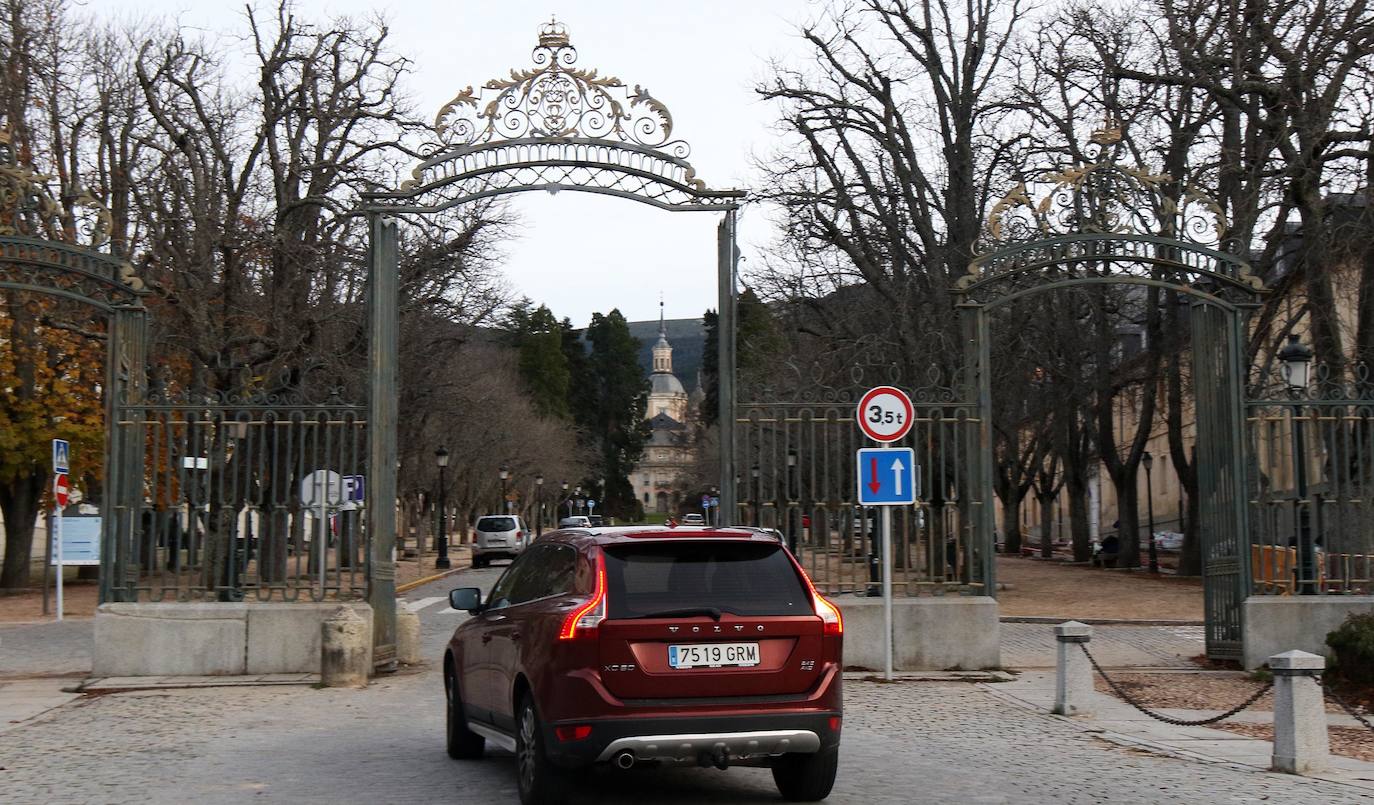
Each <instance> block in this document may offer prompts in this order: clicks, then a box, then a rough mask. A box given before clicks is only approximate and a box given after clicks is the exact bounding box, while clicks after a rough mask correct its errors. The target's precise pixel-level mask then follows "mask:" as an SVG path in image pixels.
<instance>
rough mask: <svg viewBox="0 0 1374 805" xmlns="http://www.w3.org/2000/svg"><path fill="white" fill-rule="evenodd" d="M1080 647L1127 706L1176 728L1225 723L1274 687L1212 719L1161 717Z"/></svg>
mask: <svg viewBox="0 0 1374 805" xmlns="http://www.w3.org/2000/svg"><path fill="white" fill-rule="evenodd" d="M1078 645H1079V647H1080V648H1082V649H1083V653H1084V654H1086V655H1087V657H1088V662H1090V663H1092V666H1093V670H1094V671H1097V674H1098V676H1100V677H1102V681H1104V682H1106V683H1107V686H1108V687H1110V688H1111V689H1112V690H1113V691H1115V692H1116V695H1118V696H1120V697H1121V698H1122V700H1124V701H1125V702H1126V704H1129V705H1130V706H1132V707H1134V708H1135V709H1137V710H1139V711H1140V712H1142V713H1144V714H1145V715H1147V716H1149V717H1150V718H1153V719H1154V720H1156V721H1163V722H1164V723H1165V724H1173V725H1174V726H1176V727H1202V726H1206V725H1207V724H1215V723H1217V722H1218V721H1224V720H1226V719H1228V718H1230V717H1231V716H1233V715H1235V714H1236V713H1239V712H1240V711H1242V710H1244V709H1245V708H1247V707H1249V706H1250V705H1252V704H1254V703H1255V702H1257V701H1259V700H1260V697H1261V696H1263V695H1264V694H1266V693H1268V692H1269V690H1270V689H1271V688H1273V687H1274V683H1273V682H1272V681H1270V682H1267V683H1265V685H1264V687H1262V688H1260V689H1259V690H1257V691H1255V694H1254V695H1253V696H1251V697H1250V698H1248V699H1246V700H1245V701H1243V702H1241V703H1240V704H1239V705H1237V706H1236V707H1233V708H1231V709H1230V710H1227V711H1226V712H1224V713H1222V714H1221V715H1216V716H1212V717H1211V718H1199V719H1196V720H1193V721H1189V720H1186V719H1182V718H1170V717H1169V716H1165V715H1160V714H1159V713H1156V712H1154V711H1153V710H1150V709H1149V708H1148V707H1146V706H1145V705H1143V704H1141V703H1140V702H1137V701H1136V700H1134V699H1132V698H1131V697H1130V694H1128V693H1126V691H1124V690H1122V689H1121V687H1120V686H1118V685H1117V684H1116V683H1115V682H1113V681H1112V678H1111V677H1109V676H1107V672H1106V671H1103V670H1102V666H1100V665H1098V664H1097V660H1096V659H1094V658H1093V655H1092V652H1091V651H1088V645H1087V644H1086V643H1079V644H1078Z"/></svg>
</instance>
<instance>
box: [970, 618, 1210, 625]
mask: <svg viewBox="0 0 1374 805" xmlns="http://www.w3.org/2000/svg"><path fill="white" fill-rule="evenodd" d="M997 620H998V621H1000V622H1002V623H1046V624H1052V625H1053V624H1060V623H1065V622H1067V621H1078V622H1079V623H1084V624H1087V625H1088V626H1206V625H1207V622H1206V621H1183V620H1166V619H1149V618H1146V619H1134V618H1069V617H1064V618H1052V617H1047V616H1042V615H1003V616H1002V617H1000V618H998V619H997Z"/></svg>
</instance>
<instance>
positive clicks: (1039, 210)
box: [982, 127, 1228, 251]
mask: <svg viewBox="0 0 1374 805" xmlns="http://www.w3.org/2000/svg"><path fill="white" fill-rule="evenodd" d="M1119 140H1120V133H1119V131H1117V130H1115V129H1113V128H1111V127H1107V128H1104V129H1102V130H1099V131H1098V132H1095V133H1094V134H1093V137H1092V145H1090V146H1089V148H1088V155H1089V158H1095V161H1093V162H1089V163H1086V164H1081V165H1074V166H1072V167H1068V168H1063V169H1060V170H1057V171H1052V172H1050V173H1047V174H1045V175H1044V176H1042V177H1041V178H1040V180H1039V182H1037V184H1038V185H1040V186H1042V187H1043V186H1048V191H1047V192H1046V193H1045V194H1044V195H1043V197H1041V198H1040V200H1039V201H1035V200H1033V199H1032V190H1031V188H1029V187H1028V186H1027V185H1026V183H1024V182H1022V183H1020V184H1018V185H1017V186H1016V187H1015V188H1014V189H1013V190H1012V191H1011V192H1010V193H1008V194H1007V195H1006V196H1005V197H1003V198H1002V199H1001V200H999V201H998V202H997V203H996V204H994V205H993V208H992V212H991V213H990V214H989V215H988V223H987V233H986V234H987V237H986V238H985V241H984V243H983V244H982V245H983V247H984V249H983V250H984V251H990V250H992V249H996V248H1000V247H1002V246H1005V245H1006V244H1008V243H1015V242H1024V241H1027V240H1034V239H1043V238H1049V237H1056V236H1062V235H1076V234H1086V233H1097V234H1103V235H1143V236H1155V237H1166V238H1175V239H1178V240H1182V241H1185V242H1188V243H1191V244H1194V245H1198V246H1207V247H1211V248H1224V245H1225V242H1226V238H1227V234H1228V224H1227V221H1226V216H1225V214H1224V213H1223V212H1222V209H1221V205H1220V204H1218V203H1217V202H1216V200H1215V199H1213V198H1211V197H1210V196H1208V195H1207V194H1206V193H1203V192H1202V191H1200V190H1198V189H1197V188H1195V187H1192V186H1191V185H1187V184H1184V183H1181V182H1177V181H1176V180H1175V179H1174V178H1173V177H1171V176H1169V175H1168V174H1167V173H1154V172H1151V171H1149V170H1146V169H1144V168H1140V167H1131V166H1128V165H1121V164H1119V163H1118V162H1117V161H1116V157H1117V153H1118V150H1119V149H1118V146H1117V142H1118V141H1119Z"/></svg>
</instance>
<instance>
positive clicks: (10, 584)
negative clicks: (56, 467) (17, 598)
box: [0, 469, 47, 590]
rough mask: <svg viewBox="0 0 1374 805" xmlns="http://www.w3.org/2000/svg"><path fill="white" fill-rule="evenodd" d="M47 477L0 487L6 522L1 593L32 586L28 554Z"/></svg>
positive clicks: (34, 474)
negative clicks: (30, 584)
mask: <svg viewBox="0 0 1374 805" xmlns="http://www.w3.org/2000/svg"><path fill="white" fill-rule="evenodd" d="M46 481H47V473H46V472H43V471H41V470H37V469H35V470H32V471H30V472H29V474H28V475H24V476H21V477H19V478H16V479H15V480H13V481H11V482H10V483H7V484H0V514H3V515H4V518H5V566H4V568H3V569H2V570H0V589H5V590H18V589H23V588H26V587H28V586H29V554H30V553H32V551H33V526H34V522H35V521H36V520H37V519H38V509H39V507H40V506H41V505H42V502H43V488H44V485H45V483H46Z"/></svg>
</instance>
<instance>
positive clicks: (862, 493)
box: [857, 447, 921, 506]
mask: <svg viewBox="0 0 1374 805" xmlns="http://www.w3.org/2000/svg"><path fill="white" fill-rule="evenodd" d="M857 458H858V473H859V478H858V480H859V505H861V506H910V505H911V504H913V503H915V502H916V488H917V487H918V486H920V484H921V472H920V467H918V466H916V451H915V450H912V449H911V448H910V447H888V448H882V447H865V448H861V449H860V450H859V451H858V454H857Z"/></svg>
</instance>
